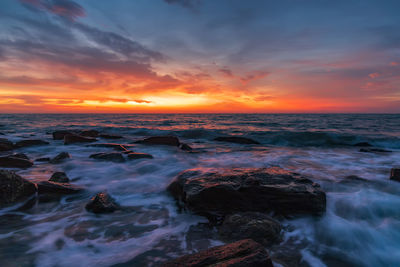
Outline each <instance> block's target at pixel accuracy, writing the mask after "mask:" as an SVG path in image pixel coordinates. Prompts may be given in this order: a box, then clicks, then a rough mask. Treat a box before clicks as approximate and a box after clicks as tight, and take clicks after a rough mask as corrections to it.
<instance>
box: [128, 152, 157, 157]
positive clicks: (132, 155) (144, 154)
mask: <svg viewBox="0 0 400 267" xmlns="http://www.w3.org/2000/svg"><path fill="white" fill-rule="evenodd" d="M152 158H153V156H152V155H150V154H146V153H134V152H132V153H129V154H128V159H152Z"/></svg>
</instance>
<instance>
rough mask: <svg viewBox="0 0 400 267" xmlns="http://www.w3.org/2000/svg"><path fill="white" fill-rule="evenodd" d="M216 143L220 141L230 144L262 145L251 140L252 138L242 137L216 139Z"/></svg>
mask: <svg viewBox="0 0 400 267" xmlns="http://www.w3.org/2000/svg"><path fill="white" fill-rule="evenodd" d="M214 140H215V141H219V142H228V143H236V144H248V145H251V144H254V145H258V144H260V143H259V142H257V141H255V140H253V139H250V138H246V137H241V136H220V137H217V138H215V139H214Z"/></svg>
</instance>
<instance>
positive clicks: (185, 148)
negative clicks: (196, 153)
mask: <svg viewBox="0 0 400 267" xmlns="http://www.w3.org/2000/svg"><path fill="white" fill-rule="evenodd" d="M179 148H180V149H182V150H185V151H192V150H193V149H192V148H191V147H190V146H189V145H188V144H184V143H181V144H180V145H179Z"/></svg>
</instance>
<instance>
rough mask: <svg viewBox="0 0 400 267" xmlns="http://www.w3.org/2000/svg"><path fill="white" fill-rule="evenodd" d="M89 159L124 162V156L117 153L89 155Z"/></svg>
mask: <svg viewBox="0 0 400 267" xmlns="http://www.w3.org/2000/svg"><path fill="white" fill-rule="evenodd" d="M90 158H93V159H98V160H104V161H112V162H124V161H125V158H124V156H123V155H122V154H121V153H119V152H111V153H96V154H92V155H90Z"/></svg>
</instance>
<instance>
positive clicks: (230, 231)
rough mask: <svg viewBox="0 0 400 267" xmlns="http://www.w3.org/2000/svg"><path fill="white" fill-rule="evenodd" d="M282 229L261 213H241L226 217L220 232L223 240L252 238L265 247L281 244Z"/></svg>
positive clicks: (274, 221) (278, 224)
mask: <svg viewBox="0 0 400 267" xmlns="http://www.w3.org/2000/svg"><path fill="white" fill-rule="evenodd" d="M281 230H282V227H281V225H280V223H279V222H278V221H276V220H274V219H272V218H271V217H270V216H268V215H266V214H263V213H259V212H241V213H235V214H231V215H228V216H226V217H225V219H224V221H223V223H222V225H221V226H220V227H219V229H218V232H219V234H220V236H221V237H222V239H223V240H227V241H231V242H232V241H237V240H241V239H245V238H251V239H253V240H255V241H257V242H259V243H261V244H263V245H271V244H273V243H279V241H280V232H281Z"/></svg>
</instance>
